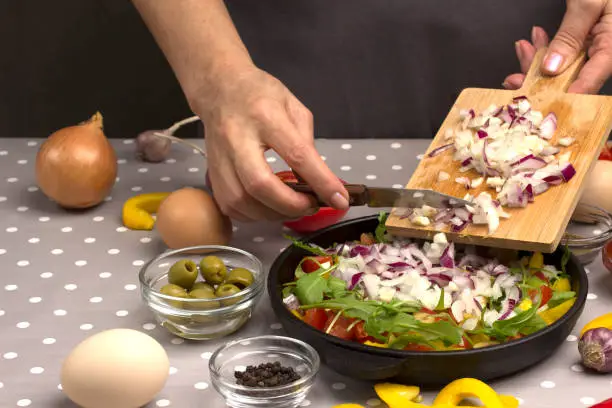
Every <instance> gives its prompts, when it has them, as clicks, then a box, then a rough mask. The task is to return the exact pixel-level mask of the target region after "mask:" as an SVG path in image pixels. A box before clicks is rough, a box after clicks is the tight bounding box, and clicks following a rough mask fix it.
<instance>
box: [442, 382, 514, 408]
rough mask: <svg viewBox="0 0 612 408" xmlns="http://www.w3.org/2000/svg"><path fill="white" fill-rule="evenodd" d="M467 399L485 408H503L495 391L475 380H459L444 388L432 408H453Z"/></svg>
mask: <svg viewBox="0 0 612 408" xmlns="http://www.w3.org/2000/svg"><path fill="white" fill-rule="evenodd" d="M467 398H477V399H479V400H480V401H482V403H483V404H484V406H485V407H487V408H505V407H504V404H503V402H502V401H501V399H500V398H499V396H498V395H497V393H496V392H495V390H494V389H493V388H491V387H489V386H488V385H487V384H485V383H483V382H482V381H480V380H477V379H475V378H461V379H459V380H456V381H453V382H452V383H450V384H449V385H447V386H446V387H444V388H443V389H442V391H440V393H439V394H438V396H437V397H436V399H435V400H434V406H437V405H447V406H451V407H453V406H457V405H458V404H460V403H461V402H462V401H464V400H465V399H467Z"/></svg>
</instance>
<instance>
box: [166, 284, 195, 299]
mask: <svg viewBox="0 0 612 408" xmlns="http://www.w3.org/2000/svg"><path fill="white" fill-rule="evenodd" d="M159 291H160V293H163V294H164V295H168V296H174V297H179V298H186V297H188V294H187V291H186V290H185V288H183V287H181V286H179V285H175V284H173V283H168V284H166V285H164V286H162V287H161V289H160V290H159Z"/></svg>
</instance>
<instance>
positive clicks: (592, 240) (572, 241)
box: [560, 203, 612, 247]
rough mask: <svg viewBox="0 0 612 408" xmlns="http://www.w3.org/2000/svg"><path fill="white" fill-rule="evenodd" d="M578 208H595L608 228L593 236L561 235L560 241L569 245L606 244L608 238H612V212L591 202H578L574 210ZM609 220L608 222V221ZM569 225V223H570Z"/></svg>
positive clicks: (599, 217) (598, 216)
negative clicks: (574, 236)
mask: <svg viewBox="0 0 612 408" xmlns="http://www.w3.org/2000/svg"><path fill="white" fill-rule="evenodd" d="M578 208H587V209H590V210H594V211H595V212H596V213H597V214H594V215H595V216H596V217H597V218H598V219H599V220H605V221H603V222H604V223H605V224H607V229H606V230H605V231H602V233H601V234H599V235H596V236H592V237H581V238H569V237H568V238H564V237H561V241H560V243H561V244H562V245H568V246H570V247H571V246H574V247H575V246H589V245H599V244H605V243H606V242H607V241H608V240H610V239H611V238H612V214H611V213H610V212H608V211H607V210H604V209H603V208H601V207H598V206H595V205H591V204H580V203H579V204H578V205H577V206H576V209H575V210H574V211H576V210H577V209H578ZM606 221H607V222H606ZM570 222H572V219H571V218H570ZM568 226H569V223H568ZM566 232H567V227H566V231H564V234H563V235H565V233H566Z"/></svg>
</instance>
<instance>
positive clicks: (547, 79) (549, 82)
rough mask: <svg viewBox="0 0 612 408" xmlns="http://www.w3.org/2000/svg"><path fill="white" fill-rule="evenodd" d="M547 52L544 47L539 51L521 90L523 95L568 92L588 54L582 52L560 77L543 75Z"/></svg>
mask: <svg viewBox="0 0 612 408" xmlns="http://www.w3.org/2000/svg"><path fill="white" fill-rule="evenodd" d="M547 50H548V48H547V47H543V48H541V49H539V50H538V51H537V53H536V55H535V57H534V58H533V62H532V63H531V66H530V67H529V71H528V72H527V76H526V77H525V82H523V86H522V87H521V89H520V92H521V94H524V95H529V96H531V95H535V94H537V93H539V92H542V91H551V90H557V91H562V92H566V91H567V89H568V88H569V87H570V85H571V84H572V82H574V80H575V79H576V77H577V76H578V73H579V72H580V70H581V69H582V67H583V66H584V63H585V62H586V53H585V52H584V51H582V52H581V53H580V54H579V55H578V57H577V58H576V60H575V61H574V62H572V63H571V64H569V65H568V66H567V67H566V68H565V70H564V71H563V72H562V73H560V74H559V75H555V76H552V75H545V74H543V73H542V64H543V62H544V56H545V55H546V51H547Z"/></svg>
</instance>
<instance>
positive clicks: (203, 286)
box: [191, 282, 215, 295]
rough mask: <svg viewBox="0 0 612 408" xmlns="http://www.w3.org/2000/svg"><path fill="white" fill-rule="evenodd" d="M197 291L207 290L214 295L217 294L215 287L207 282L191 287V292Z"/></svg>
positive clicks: (197, 283)
mask: <svg viewBox="0 0 612 408" xmlns="http://www.w3.org/2000/svg"><path fill="white" fill-rule="evenodd" d="M196 289H201V290H207V291H209V292H210V293H212V294H213V295H214V294H215V287H214V286H212V285H210V284H208V283H206V282H196V283H194V284H193V286H192V287H191V291H192V292H193V291H194V290H196Z"/></svg>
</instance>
